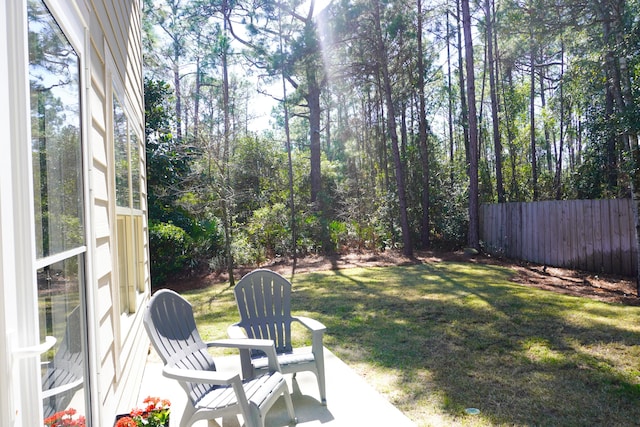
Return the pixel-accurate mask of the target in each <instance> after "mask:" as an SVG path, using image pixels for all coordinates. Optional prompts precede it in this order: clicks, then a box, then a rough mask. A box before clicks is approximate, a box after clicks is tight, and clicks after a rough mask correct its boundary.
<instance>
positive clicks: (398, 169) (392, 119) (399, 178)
mask: <svg viewBox="0 0 640 427" xmlns="http://www.w3.org/2000/svg"><path fill="white" fill-rule="evenodd" d="M374 13H375V25H376V38H377V44H378V49H377V52H378V60H379V61H380V71H381V73H382V83H383V89H384V97H385V104H386V106H387V127H388V132H389V136H390V138H391V150H392V152H393V162H394V166H395V175H396V185H397V191H398V207H399V210H400V212H399V213H400V228H401V229H402V244H403V247H402V253H403V254H404V255H405V256H407V257H413V247H412V244H411V233H410V229H409V217H408V214H407V197H406V188H405V177H404V166H403V164H402V159H401V157H400V147H399V142H398V133H397V131H396V115H395V107H394V104H393V92H392V87H391V78H390V76H389V68H388V64H387V61H388V57H387V49H386V46H385V44H384V40H383V38H382V26H381V23H380V3H379V1H377V0H376V3H375V6H374Z"/></svg>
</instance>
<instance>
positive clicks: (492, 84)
mask: <svg viewBox="0 0 640 427" xmlns="http://www.w3.org/2000/svg"><path fill="white" fill-rule="evenodd" d="M485 8H486V16H487V56H488V58H487V59H488V62H489V91H490V96H491V121H492V124H493V149H494V156H495V159H496V160H495V162H496V192H497V193H498V203H504V202H505V192H504V184H503V182H502V142H501V141H500V123H499V121H498V110H499V108H500V107H499V105H498V92H497V90H496V72H495V67H494V63H495V58H494V55H493V14H492V10H493V6H492V2H491V0H485Z"/></svg>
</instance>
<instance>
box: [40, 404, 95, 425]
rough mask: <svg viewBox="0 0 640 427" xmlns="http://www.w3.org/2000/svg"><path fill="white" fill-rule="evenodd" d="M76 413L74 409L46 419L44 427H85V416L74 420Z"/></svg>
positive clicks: (57, 413)
mask: <svg viewBox="0 0 640 427" xmlns="http://www.w3.org/2000/svg"><path fill="white" fill-rule="evenodd" d="M76 412H77V411H76V410H75V409H73V408H69V409H67V410H64V411H60V412H56V413H55V414H53V415H51V416H50V417H47V418H45V420H44V425H45V426H46V427H85V425H86V419H85V418H84V417H83V416H79V417H78V418H77V419H73V416H74V415H75V414H76Z"/></svg>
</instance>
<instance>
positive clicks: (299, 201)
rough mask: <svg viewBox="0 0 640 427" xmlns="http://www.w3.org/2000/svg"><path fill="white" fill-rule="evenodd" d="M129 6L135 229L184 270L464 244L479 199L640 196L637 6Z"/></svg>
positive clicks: (507, 2)
mask: <svg viewBox="0 0 640 427" xmlns="http://www.w3.org/2000/svg"><path fill="white" fill-rule="evenodd" d="M144 10H145V15H144V26H143V27H144V30H145V34H144V37H145V43H144V45H145V56H144V57H145V73H146V80H145V95H146V97H147V98H146V99H147V135H146V136H147V161H148V168H149V173H148V180H149V191H148V193H149V198H150V202H149V206H150V220H151V222H152V224H154V223H155V224H172V225H173V226H176V227H178V228H180V229H182V230H184V231H185V233H186V234H187V235H188V236H190V238H191V240H192V242H193V243H191V244H192V245H193V246H192V247H191V248H190V250H189V251H188V252H189V254H190V255H189V256H190V257H191V258H192V259H191V260H190V262H189V263H187V264H188V265H191V266H192V267H195V266H197V265H201V264H202V263H203V262H205V264H207V263H208V266H209V267H211V268H224V267H229V264H234V263H256V262H259V261H262V260H264V259H266V258H271V257H277V256H292V255H296V256H297V255H304V254H306V253H311V252H314V253H315V252H322V253H332V252H340V251H344V250H361V249H370V250H383V249H386V248H399V249H402V250H403V251H404V253H405V254H406V255H408V256H411V254H412V252H413V250H414V249H415V248H428V247H444V248H456V247H462V246H472V247H479V245H480V242H479V237H478V235H477V220H478V219H477V215H478V212H477V203H495V202H510V201H533V200H548V199H572V198H606V197H632V196H633V191H634V189H638V188H640V177H638V176H636V175H637V172H636V171H637V170H638V168H637V166H636V163H637V161H638V160H637V159H636V157H638V158H640V156H639V155H638V149H637V145H638V142H637V132H638V126H639V124H640V120H639V117H638V107H637V100H638V91H639V87H638V86H639V84H638V78H637V76H638V73H639V72H640V63H639V61H640V60H639V58H640V55H639V54H638V53H639V52H638V49H639V46H640V40H639V38H640V31H639V21H640V18H638V16H640V14H639V12H640V7H639V4H638V2H637V0H632V1H625V0H586V1H582V2H576V1H573V0H553V1H551V0H484V1H481V2H469V1H468V0H433V1H429V0H415V1H414V2H411V1H398V0H373V1H371V0H367V1H364V0H333V1H327V2H322V4H320V1H318V0H310V1H307V2H304V3H303V2H301V1H299V0H282V1H273V0H255V1H243V0H235V1H229V0H163V1H150V0H145V7H144ZM463 18H464V19H463ZM463 24H465V25H463ZM465 26H466V27H467V28H465ZM264 105H269V106H271V105H273V108H272V111H271V119H270V122H269V126H268V127H257V126H256V123H257V121H256V120H254V117H252V115H253V114H254V113H255V112H256V111H260V110H264ZM636 180H638V182H637V183H636ZM636 199H637V198H636ZM167 239H169V241H170V239H171V235H170V234H169V235H168V237H167ZM161 241H162V242H164V243H163V244H166V240H161ZM158 244H160V243H158ZM152 250H153V248H152Z"/></svg>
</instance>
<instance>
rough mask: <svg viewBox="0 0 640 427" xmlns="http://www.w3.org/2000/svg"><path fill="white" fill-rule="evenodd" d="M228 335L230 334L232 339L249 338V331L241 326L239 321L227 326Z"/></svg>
mask: <svg viewBox="0 0 640 427" xmlns="http://www.w3.org/2000/svg"><path fill="white" fill-rule="evenodd" d="M227 335H229V338H232V339H243V338H247V333H246V332H245V330H244V328H243V327H241V326H239V325H238V324H237V323H234V324H233V325H231V326H229V327H228V328H227Z"/></svg>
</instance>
